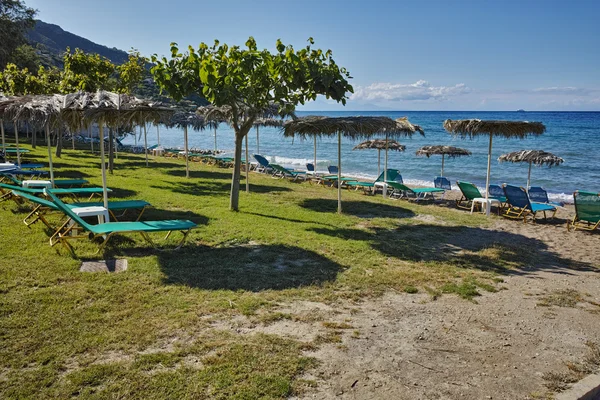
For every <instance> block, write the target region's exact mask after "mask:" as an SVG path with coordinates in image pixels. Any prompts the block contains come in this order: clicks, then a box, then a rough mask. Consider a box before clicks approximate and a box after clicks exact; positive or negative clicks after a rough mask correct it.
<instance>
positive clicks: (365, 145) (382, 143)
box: [352, 139, 406, 151]
mask: <svg viewBox="0 0 600 400" xmlns="http://www.w3.org/2000/svg"><path fill="white" fill-rule="evenodd" d="M386 142H387V145H386ZM386 148H387V149H388V150H396V151H404V150H406V146H405V145H403V144H400V143H398V142H397V141H395V140H385V139H372V140H366V141H364V142H362V143H360V144H357V145H356V146H354V148H353V149H352V150H367V149H376V150H385V149H386Z"/></svg>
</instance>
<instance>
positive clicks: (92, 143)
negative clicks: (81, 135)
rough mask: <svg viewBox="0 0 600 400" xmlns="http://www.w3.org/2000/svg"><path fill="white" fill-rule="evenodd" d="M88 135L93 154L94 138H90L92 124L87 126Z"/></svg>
mask: <svg viewBox="0 0 600 400" xmlns="http://www.w3.org/2000/svg"><path fill="white" fill-rule="evenodd" d="M88 134H89V135H88V136H89V137H90V144H91V145H92V154H94V140H93V139H92V124H90V126H88Z"/></svg>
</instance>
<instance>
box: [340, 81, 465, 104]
mask: <svg viewBox="0 0 600 400" xmlns="http://www.w3.org/2000/svg"><path fill="white" fill-rule="evenodd" d="M469 92H470V89H469V88H468V87H467V86H466V85H465V84H464V83H459V84H457V85H454V86H432V85H431V84H430V83H429V82H427V81H425V80H419V81H417V82H415V83H410V84H402V83H373V84H371V85H369V86H364V87H363V86H359V87H357V88H356V90H355V92H354V94H353V95H352V96H351V97H350V99H351V100H359V101H400V100H404V101H426V100H439V101H441V100H447V99H448V98H450V97H453V96H458V95H461V94H465V93H469Z"/></svg>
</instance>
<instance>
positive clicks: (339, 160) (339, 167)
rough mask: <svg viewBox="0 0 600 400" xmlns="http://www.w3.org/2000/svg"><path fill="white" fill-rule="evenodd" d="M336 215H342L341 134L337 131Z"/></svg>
mask: <svg viewBox="0 0 600 400" xmlns="http://www.w3.org/2000/svg"><path fill="white" fill-rule="evenodd" d="M337 189H338V214H341V213H342V132H340V131H338V187H337Z"/></svg>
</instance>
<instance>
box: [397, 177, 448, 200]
mask: <svg viewBox="0 0 600 400" xmlns="http://www.w3.org/2000/svg"><path fill="white" fill-rule="evenodd" d="M386 183H387V184H388V186H389V187H390V188H392V192H391V193H390V197H391V198H395V199H401V198H406V199H408V200H414V201H423V200H427V199H428V197H429V199H430V200H435V197H434V196H433V195H434V193H442V194H443V193H445V190H444V189H440V188H429V187H428V188H414V189H413V188H409V187H408V186H406V185H404V184H402V183H398V182H392V181H387V182H386Z"/></svg>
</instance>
